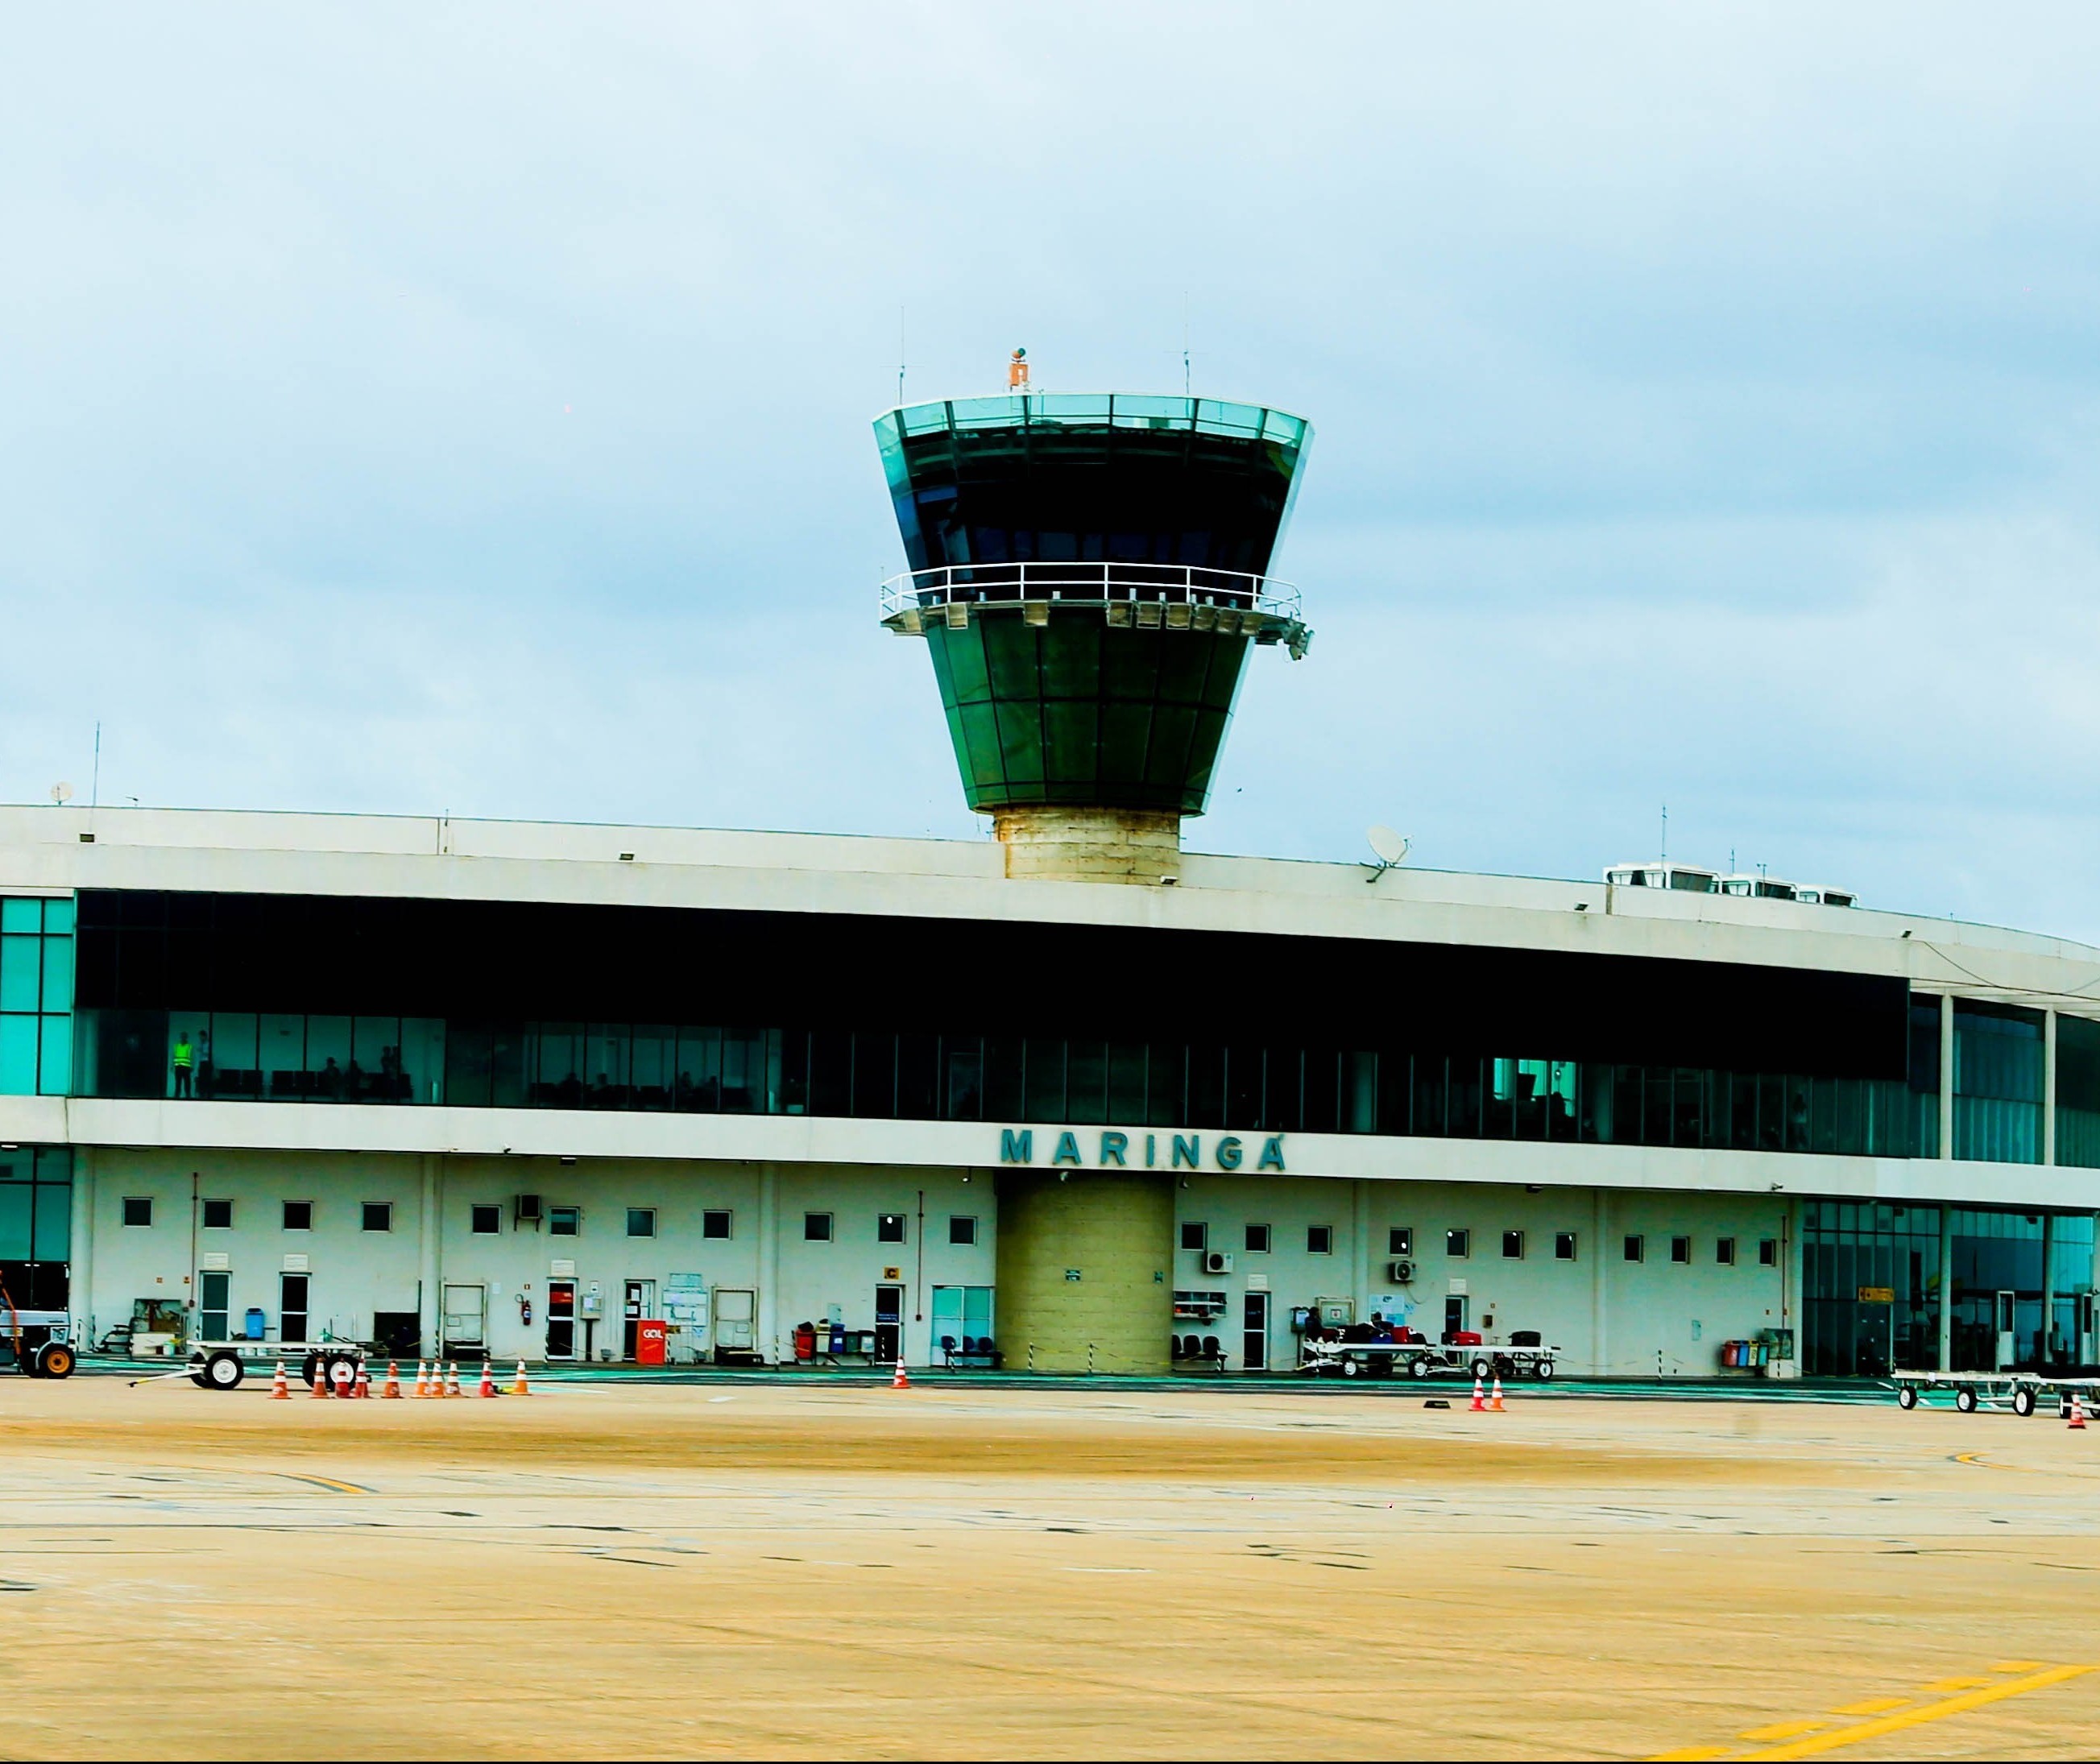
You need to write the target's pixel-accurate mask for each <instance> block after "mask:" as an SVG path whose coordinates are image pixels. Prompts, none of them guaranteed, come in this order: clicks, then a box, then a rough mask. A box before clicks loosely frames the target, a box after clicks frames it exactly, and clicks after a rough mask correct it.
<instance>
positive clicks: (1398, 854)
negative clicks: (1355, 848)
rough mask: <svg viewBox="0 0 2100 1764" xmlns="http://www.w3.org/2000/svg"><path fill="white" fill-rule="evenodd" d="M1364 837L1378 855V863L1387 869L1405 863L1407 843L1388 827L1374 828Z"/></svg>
mask: <svg viewBox="0 0 2100 1764" xmlns="http://www.w3.org/2000/svg"><path fill="white" fill-rule="evenodd" d="M1364 837H1365V838H1366V839H1367V840H1370V842H1371V849H1372V850H1373V851H1374V852H1376V853H1378V861H1379V863H1380V864H1381V865H1383V867H1385V868H1387V869H1388V870H1389V869H1391V868H1392V867H1393V866H1394V865H1395V864H1396V863H1405V862H1406V861H1407V849H1408V842H1407V841H1406V840H1405V839H1403V838H1402V837H1401V836H1400V835H1399V834H1397V833H1396V832H1394V831H1393V830H1392V828H1391V827H1372V828H1370V830H1369V831H1366V832H1365V835H1364Z"/></svg>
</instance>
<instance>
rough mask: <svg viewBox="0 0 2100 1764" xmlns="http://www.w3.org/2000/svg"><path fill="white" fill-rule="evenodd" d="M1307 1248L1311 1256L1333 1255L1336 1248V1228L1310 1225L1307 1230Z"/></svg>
mask: <svg viewBox="0 0 2100 1764" xmlns="http://www.w3.org/2000/svg"><path fill="white" fill-rule="evenodd" d="M1305 1248H1306V1250H1307V1253H1308V1254H1309V1255H1331V1254H1332V1253H1333V1251H1334V1248H1335V1228H1334V1227H1333V1226H1332V1225H1308V1226H1307V1227H1306V1228H1305Z"/></svg>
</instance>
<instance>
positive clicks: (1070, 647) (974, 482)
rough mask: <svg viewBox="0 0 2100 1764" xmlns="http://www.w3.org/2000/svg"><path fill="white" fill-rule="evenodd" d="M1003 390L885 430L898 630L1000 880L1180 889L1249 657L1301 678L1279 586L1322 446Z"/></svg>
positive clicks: (879, 426)
mask: <svg viewBox="0 0 2100 1764" xmlns="http://www.w3.org/2000/svg"><path fill="white" fill-rule="evenodd" d="M1028 368H1029V364H1028V360H1027V356H1026V351H1022V350H1018V349H1017V350H1016V351H1014V352H1013V355H1012V359H1011V361H1010V362H1009V363H1008V390H1007V391H1006V392H1005V393H1004V395H994V396H991V397H986V398H968V399H942V400H939V401H937V402H935V403H932V404H907V405H903V406H901V407H899V408H897V409H895V410H893V411H889V412H886V413H885V415H883V416H881V417H878V418H877V419H876V424H875V434H876V443H877V445H878V446H879V447H880V450H881V454H882V465H883V470H884V473H885V475H886V476H887V478H888V479H889V492H890V496H891V499H892V501H893V502H894V504H895V506H896V510H897V526H898V533H899V535H900V536H902V539H903V541H904V551H905V555H906V558H907V561H908V562H909V563H910V565H911V567H910V568H909V569H908V570H907V571H905V572H904V573H903V574H902V575H901V576H893V577H892V578H891V579H890V580H889V581H887V582H885V583H884V584H883V585H882V598H881V609H882V622H883V624H885V625H886V626H888V627H889V629H890V630H892V631H893V632H895V633H898V635H900V636H906V637H923V638H924V640H925V642H926V646H927V651H928V653H929V655H931V656H932V658H933V677H934V679H935V680H936V681H937V683H938V685H939V686H940V689H941V703H942V708H943V709H944V710H945V711H946V713H947V720H948V734H949V738H950V739H951V741H952V742H953V743H954V744H955V763H956V765H957V766H958V767H959V768H960V770H961V773H962V778H963V790H964V795H965V796H967V797H968V800H969V805H970V806H971V807H972V808H973V809H976V810H977V812H978V813H979V814H988V815H990V816H991V817H992V821H993V826H994V829H995V831H996V833H997V835H998V836H999V840H1001V841H1002V842H1003V843H1004V846H1005V849H1006V869H1007V874H1008V875H1012V876H1021V875H1035V876H1058V877H1065V878H1069V879H1072V880H1093V881H1114V882H1140V883H1155V884H1156V883H1168V882H1172V881H1174V880H1177V879H1178V877H1179V875H1180V850H1181V822H1182V819H1183V818H1184V817H1185V816H1189V815H1198V814H1202V812H1203V809H1204V807H1205V805H1206V804H1207V800H1208V799H1209V796H1210V791H1211V778H1212V774H1213V773H1214V772H1215V768H1216V765H1217V761H1218V754H1219V751H1220V748H1221V747H1223V745H1224V739H1225V730H1226V728H1227V726H1228V725H1229V724H1230V722H1231V721H1232V714H1233V702H1234V700H1235V699H1236V698H1237V695H1238V691H1239V685H1240V678H1241V676H1242V673H1243V671H1244V669H1245V667H1246V658H1247V654H1248V651H1249V650H1251V649H1255V648H1264V647H1280V648H1282V649H1283V650H1286V651H1287V652H1288V653H1289V654H1290V656H1291V657H1292V659H1303V657H1304V654H1305V651H1306V649H1307V647H1308V645H1309V644H1310V643H1311V642H1312V632H1311V631H1310V630H1309V629H1308V628H1307V626H1306V624H1305V622H1304V617H1303V612H1302V607H1301V605H1300V602H1299V593H1298V590H1297V589H1295V588H1293V587H1292V586H1290V584H1288V583H1286V582H1280V581H1278V580H1276V579H1275V578H1274V577H1273V576H1271V575H1270V574H1269V569H1270V565H1271V563H1272V562H1273V558H1274V557H1275V553H1276V551H1277V547H1278V546H1279V545H1280V544H1281V543H1282V537H1283V532H1284V529H1285V527H1286V524H1287V523H1288V522H1289V520H1290V509H1291V504H1292V501H1293V499H1294V498H1295V495H1296V492H1297V488H1298V483H1299V477H1300V475H1301V472H1302V470H1303V466H1304V459H1305V454H1306V450H1307V448H1308V447H1309V446H1310V444H1311V443H1312V426H1311V425H1310V424H1308V423H1307V422H1306V421H1304V419H1303V418H1302V417H1292V416H1289V415H1286V413H1285V412H1282V411H1277V410H1269V409H1267V408H1264V407H1262V406H1260V405H1254V404H1229V403H1226V402H1224V401H1222V400H1220V399H1208V398H1193V397H1171V396H1160V395H1141V394H1132V393H1125V392H1116V393H1066V392H1043V391H1039V390H1036V389H1035V388H1034V387H1032V386H1030V383H1029V377H1028Z"/></svg>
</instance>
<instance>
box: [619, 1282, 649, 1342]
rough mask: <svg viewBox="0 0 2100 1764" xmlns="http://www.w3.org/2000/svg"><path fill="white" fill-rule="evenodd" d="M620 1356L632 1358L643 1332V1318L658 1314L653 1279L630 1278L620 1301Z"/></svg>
mask: <svg viewBox="0 0 2100 1764" xmlns="http://www.w3.org/2000/svg"><path fill="white" fill-rule="evenodd" d="M655 1315H656V1282H655V1281H653V1280H630V1281H628V1283H627V1293H626V1296H625V1297H624V1299H622V1300H621V1301H620V1327H621V1331H622V1333H621V1336H620V1358H621V1359H623V1360H632V1359H633V1357H634V1350H635V1346H636V1343H637V1340H638V1338H639V1337H640V1335H641V1334H642V1319H643V1318H644V1317H652V1318H653V1317H654V1316H655Z"/></svg>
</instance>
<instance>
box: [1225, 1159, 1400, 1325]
mask: <svg viewBox="0 0 2100 1764" xmlns="http://www.w3.org/2000/svg"><path fill="white" fill-rule="evenodd" d="M1351 1187H1352V1188H1354V1189H1355V1191H1356V1193H1355V1194H1354V1196H1353V1199H1354V1200H1355V1202H1356V1213H1355V1215H1354V1217H1353V1218H1352V1220H1351V1222H1350V1225H1349V1254H1350V1256H1351V1258H1352V1268H1353V1272H1352V1275H1351V1280H1352V1286H1351V1287H1350V1290H1349V1297H1350V1301H1351V1302H1352V1303H1353V1304H1354V1305H1355V1306H1356V1314H1357V1320H1358V1321H1364V1320H1365V1319H1367V1318H1368V1317H1369V1316H1370V1314H1371V1310H1370V1306H1371V1185H1370V1183H1369V1182H1368V1181H1366V1180H1364V1179H1362V1178H1361V1177H1359V1178H1358V1179H1357V1180H1356V1181H1355V1182H1354V1183H1352V1184H1351ZM1228 1321H1229V1320H1228Z"/></svg>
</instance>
